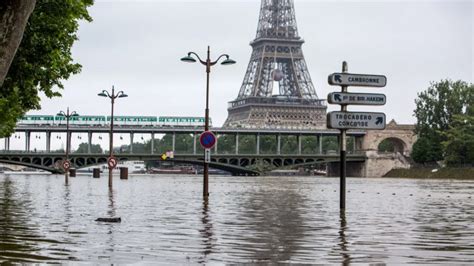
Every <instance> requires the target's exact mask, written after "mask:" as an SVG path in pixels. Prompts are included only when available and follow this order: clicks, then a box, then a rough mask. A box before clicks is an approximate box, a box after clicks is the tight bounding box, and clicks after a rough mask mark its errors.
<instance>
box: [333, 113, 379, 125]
mask: <svg viewBox="0 0 474 266" xmlns="http://www.w3.org/2000/svg"><path fill="white" fill-rule="evenodd" d="M327 120H328V121H327V125H328V128H335V129H385V114H384V113H368V112H330V113H328V115H327Z"/></svg>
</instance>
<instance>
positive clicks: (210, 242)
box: [198, 199, 216, 263]
mask: <svg viewBox="0 0 474 266" xmlns="http://www.w3.org/2000/svg"><path fill="white" fill-rule="evenodd" d="M201 222H202V229H200V230H199V233H200V234H201V238H202V250H203V252H202V254H203V257H202V258H200V259H199V260H198V262H199V263H205V262H207V256H208V255H209V254H211V253H212V248H213V247H214V245H215V242H216V239H215V238H214V232H213V231H214V229H213V228H212V219H211V216H210V212H209V200H208V199H204V200H203V201H202V217H201Z"/></svg>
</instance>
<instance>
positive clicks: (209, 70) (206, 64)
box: [181, 46, 236, 198]
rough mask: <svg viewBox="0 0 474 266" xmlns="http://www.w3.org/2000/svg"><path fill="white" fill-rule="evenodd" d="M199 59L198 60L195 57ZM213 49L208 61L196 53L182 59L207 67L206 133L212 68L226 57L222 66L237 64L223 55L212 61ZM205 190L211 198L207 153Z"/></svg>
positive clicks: (209, 51)
mask: <svg viewBox="0 0 474 266" xmlns="http://www.w3.org/2000/svg"><path fill="white" fill-rule="evenodd" d="M193 56H194V57H196V58H197V60H196V59H195V58H194V57H193ZM210 57H211V49H210V47H209V46H208V47H207V59H206V61H204V60H202V59H201V58H200V57H199V55H198V54H196V53H195V52H189V53H188V55H187V56H185V57H183V58H181V61H183V62H187V63H195V62H197V61H199V63H201V64H202V65H205V66H206V74H207V79H206V111H205V122H204V131H205V132H207V131H209V74H210V73H211V66H214V65H215V64H217V63H218V62H219V60H220V59H221V58H224V57H225V60H224V61H222V63H221V65H233V64H235V63H236V62H235V61H234V60H232V59H230V58H229V55H227V54H222V55H220V56H219V57H218V58H217V59H216V60H215V61H211V58H210ZM203 175H204V188H203V196H204V198H207V197H208V196H209V163H208V162H207V161H206V151H204V172H203Z"/></svg>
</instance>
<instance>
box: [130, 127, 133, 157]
mask: <svg viewBox="0 0 474 266" xmlns="http://www.w3.org/2000/svg"><path fill="white" fill-rule="evenodd" d="M132 153H133V132H130V154H132Z"/></svg>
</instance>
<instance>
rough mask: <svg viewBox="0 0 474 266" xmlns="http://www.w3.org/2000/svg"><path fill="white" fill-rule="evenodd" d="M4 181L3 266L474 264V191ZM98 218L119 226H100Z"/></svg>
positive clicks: (293, 181) (462, 185)
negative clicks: (53, 265) (343, 196)
mask: <svg viewBox="0 0 474 266" xmlns="http://www.w3.org/2000/svg"><path fill="white" fill-rule="evenodd" d="M201 180H202V177H201V176H163V175H162V176H147V175H141V176H138V175H137V176H133V175H132V176H130V178H129V180H119V179H118V178H116V179H115V180H114V190H113V191H112V192H110V191H109V189H108V187H107V178H106V177H105V175H103V176H102V177H101V178H100V179H92V177H91V176H90V175H87V176H86V175H79V176H78V177H76V178H71V180H70V185H69V186H65V185H64V176H61V175H42V174H32V175H19V174H11V175H10V174H0V212H1V214H0V261H16V262H65V261H68V260H72V261H79V262H89V263H156V262H160V263H164V264H171V263H172V264H175V263H179V264H183V263H206V264H210V263H218V264H221V263H276V262H281V263H348V262H350V263H397V264H399V263H403V264H412V263H440V264H446V263H472V262H473V261H474V195H473V194H474V180H419V179H418V180H415V179H386V178H384V179H363V178H357V179H355V178H354V179H348V181H347V188H348V193H347V206H346V207H347V210H346V212H345V214H344V213H340V211H339V193H338V186H339V180H338V179H337V178H324V177H229V176H222V177H218V176H211V177H210V182H211V183H210V192H211V194H210V199H209V201H208V202H207V203H206V202H203V201H202V197H201V193H202V183H201ZM98 217H121V218H122V222H121V223H101V222H96V221H94V220H95V219H96V218H98Z"/></svg>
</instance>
